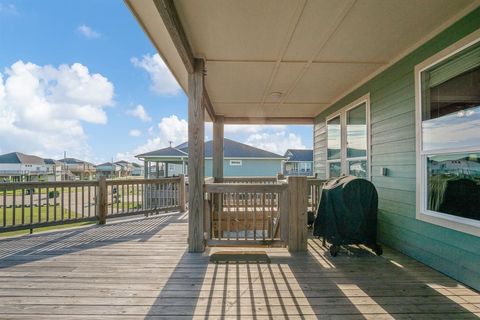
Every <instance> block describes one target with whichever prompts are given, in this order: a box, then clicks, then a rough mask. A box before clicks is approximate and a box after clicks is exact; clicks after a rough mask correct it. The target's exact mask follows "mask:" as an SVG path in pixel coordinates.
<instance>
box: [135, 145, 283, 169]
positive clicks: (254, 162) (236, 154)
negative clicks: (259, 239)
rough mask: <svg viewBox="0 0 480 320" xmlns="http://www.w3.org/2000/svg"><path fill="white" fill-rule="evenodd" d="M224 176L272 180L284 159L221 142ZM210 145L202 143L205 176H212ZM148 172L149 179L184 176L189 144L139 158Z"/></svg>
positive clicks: (252, 148)
mask: <svg viewBox="0 0 480 320" xmlns="http://www.w3.org/2000/svg"><path fill="white" fill-rule="evenodd" d="M223 147H224V160H223V172H224V176H225V177H242V176H275V175H277V174H278V173H279V172H282V169H283V168H282V161H284V160H285V157H283V156H281V155H279V154H276V153H273V152H269V151H266V150H262V149H259V148H255V147H252V146H249V145H246V144H243V143H240V142H237V141H234V140H230V139H224V143H223ZM212 154H213V142H212V141H207V142H205V176H212ZM136 157H137V158H138V159H140V160H143V161H145V163H146V167H145V168H150V170H149V172H150V174H149V177H155V176H157V174H156V172H157V171H158V176H172V175H178V174H185V175H187V172H188V170H187V161H188V144H187V143H182V144H180V145H178V146H176V147H167V148H164V149H160V150H155V151H152V152H148V153H144V154H139V155H137V156H136Z"/></svg>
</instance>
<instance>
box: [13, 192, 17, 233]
mask: <svg viewBox="0 0 480 320" xmlns="http://www.w3.org/2000/svg"><path fill="white" fill-rule="evenodd" d="M16 193H17V190H16V189H15V188H14V189H13V194H12V225H13V226H14V225H15V222H16V221H15V216H16V210H15V207H16V205H15V198H16Z"/></svg>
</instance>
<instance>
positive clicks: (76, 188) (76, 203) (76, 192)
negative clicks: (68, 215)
mask: <svg viewBox="0 0 480 320" xmlns="http://www.w3.org/2000/svg"><path fill="white" fill-rule="evenodd" d="M77 218H78V187H77V186H75V219H77Z"/></svg>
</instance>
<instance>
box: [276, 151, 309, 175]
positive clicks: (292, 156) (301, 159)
mask: <svg viewBox="0 0 480 320" xmlns="http://www.w3.org/2000/svg"><path fill="white" fill-rule="evenodd" d="M284 157H285V158H286V160H285V164H284V170H283V174H284V175H286V176H311V175H312V174H313V171H312V169H313V150H312V149H310V150H307V149H288V150H287V151H286V152H285V155H284Z"/></svg>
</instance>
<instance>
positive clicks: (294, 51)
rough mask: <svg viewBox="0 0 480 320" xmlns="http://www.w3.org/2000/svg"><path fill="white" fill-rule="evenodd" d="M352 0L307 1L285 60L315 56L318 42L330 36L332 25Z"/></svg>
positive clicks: (304, 59) (297, 59)
mask: <svg viewBox="0 0 480 320" xmlns="http://www.w3.org/2000/svg"><path fill="white" fill-rule="evenodd" d="M351 1H352V0H336V1H307V4H306V6H305V10H303V14H302V17H301V20H300V21H299V23H298V25H297V28H296V29H295V33H294V34H293V37H292V40H291V41H290V44H289V45H288V49H287V51H286V52H285V55H284V57H283V60H284V61H308V60H310V59H311V58H312V55H313V56H315V54H316V53H317V50H318V48H317V47H318V44H319V43H322V42H323V41H325V40H326V39H327V38H328V37H329V36H330V32H331V28H332V26H334V25H335V24H336V20H337V18H338V17H339V16H340V15H341V14H342V11H343V10H344V9H345V7H348V6H349V3H350V2H351Z"/></svg>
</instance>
